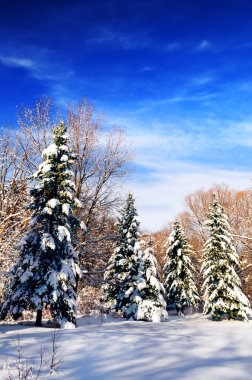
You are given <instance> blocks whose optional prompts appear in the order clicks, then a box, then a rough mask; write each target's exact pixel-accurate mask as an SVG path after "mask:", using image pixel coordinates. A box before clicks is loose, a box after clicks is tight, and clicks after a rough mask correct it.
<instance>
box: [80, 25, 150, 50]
mask: <svg viewBox="0 0 252 380" xmlns="http://www.w3.org/2000/svg"><path fill="white" fill-rule="evenodd" d="M87 42H88V43H89V44H98V45H107V46H111V47H116V48H121V49H124V50H134V49H139V48H146V47H148V46H149V45H150V44H151V40H150V39H149V38H147V37H146V36H141V35H132V34H129V33H125V32H121V31H118V30H114V29H112V28H111V27H102V28H100V29H98V30H95V31H93V33H92V36H91V37H90V38H89V39H88V40H87Z"/></svg>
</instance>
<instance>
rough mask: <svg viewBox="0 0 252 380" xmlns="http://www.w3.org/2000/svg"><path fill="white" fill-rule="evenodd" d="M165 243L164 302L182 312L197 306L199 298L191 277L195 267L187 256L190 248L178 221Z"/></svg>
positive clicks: (179, 312) (190, 251)
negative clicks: (166, 246)
mask: <svg viewBox="0 0 252 380" xmlns="http://www.w3.org/2000/svg"><path fill="white" fill-rule="evenodd" d="M167 245H168V249H167V251H166V260H165V265H164V278H165V280H164V286H165V289H166V302H167V306H168V308H174V309H176V310H177V312H178V314H181V313H182V314H184V311H185V308H187V307H197V306H198V303H199V301H200V298H199V295H198V292H197V288H196V285H195V282H194V278H193V272H195V269H194V268H193V265H192V263H191V260H190V258H189V255H190V254H191V253H192V249H191V247H190V245H189V244H188V242H187V240H186V237H185V234H184V232H183V230H182V227H181V225H180V223H179V222H178V221H175V222H174V224H173V231H172V232H171V234H170V236H169V238H168V242H167Z"/></svg>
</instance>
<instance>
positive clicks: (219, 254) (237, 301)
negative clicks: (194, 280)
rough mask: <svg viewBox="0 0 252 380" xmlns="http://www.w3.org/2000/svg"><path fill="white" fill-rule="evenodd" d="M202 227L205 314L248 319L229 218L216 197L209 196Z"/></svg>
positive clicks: (248, 308)
mask: <svg viewBox="0 0 252 380" xmlns="http://www.w3.org/2000/svg"><path fill="white" fill-rule="evenodd" d="M205 225H206V227H207V228H208V230H209V235H210V236H209V239H208V240H207V241H206V243H205V247H204V262H203V266H202V272H203V276H204V279H205V281H204V284H203V289H204V290H205V294H204V296H205V305H204V314H206V315H207V314H209V315H210V316H211V318H212V319H213V320H221V319H224V318H228V319H241V320H247V319H248V315H250V314H251V310H250V305H249V301H248V299H247V297H246V296H245V295H244V294H243V292H242V290H241V282H240V279H239V277H238V275H237V273H236V269H238V268H239V261H238V255H237V253H236V249H235V247H234V245H233V239H232V235H231V233H230V226H229V223H228V218H227V216H226V215H225V213H224V210H223V207H222V206H221V205H220V203H219V202H218V199H217V196H216V195H215V194H213V195H212V199H211V203H210V210H209V219H208V220H207V221H206V222H205Z"/></svg>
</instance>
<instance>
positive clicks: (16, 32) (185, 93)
mask: <svg viewBox="0 0 252 380" xmlns="http://www.w3.org/2000/svg"><path fill="white" fill-rule="evenodd" d="M251 18H252V2H251V1H248V0H243V1H239V0H235V1H234V0H229V1H226V0H218V1H217V0H211V1H209V0H208V1H205V0H197V1H196V0H195V1H193V0H187V1H182V0H141V1H139V0H134V1H132V0H128V1H127V2H126V1H120V0H107V1H105V0H104V1H101V0H92V1H91V0H90V1H75V0H72V1H69V0H67V1H64V0H62V1H53V0H51V1H43V2H40V1H38V2H34V1H33V2H29V1H25V0H24V1H22V2H20V1H11V2H10V1H6V0H3V1H2V2H1V12H0V80H1V86H0V98H1V103H0V111H1V112H0V123H1V124H2V125H3V124H5V123H13V121H14V119H15V110H16V106H17V105H19V104H20V103H24V104H26V105H32V104H33V103H34V101H35V99H37V98H39V97H41V96H42V95H49V96H52V97H53V99H54V100H55V102H58V103H60V104H63V105H64V104H67V103H68V102H69V101H78V100H79V99H80V98H81V97H83V96H88V97H89V98H90V100H91V102H93V103H94V104H95V105H96V108H97V110H98V111H104V112H105V114H106V118H107V121H108V122H109V123H111V124H119V125H121V126H123V127H124V128H125V130H126V133H127V134H128V136H129V138H130V139H132V143H133V146H134V149H135V161H134V169H135V170H134V173H133V174H132V176H131V178H130V179H129V181H128V182H127V187H128V188H129V189H130V190H132V191H134V192H135V195H136V199H137V206H138V209H139V216H140V220H141V221H142V225H143V226H145V227H148V228H150V229H156V228H160V227H161V226H162V225H163V224H164V223H165V222H166V221H168V220H171V219H172V218H173V217H174V216H175V214H176V213H177V212H178V211H180V210H183V208H184V204H183V198H184V196H185V195H186V194H188V193H189V192H192V191H194V190H197V189H198V188H200V187H205V188H208V187H210V186H211V185H212V184H213V183H220V182H226V183H228V184H229V185H230V186H232V187H234V188H248V187H250V186H251V183H250V177H251V167H252V152H251V146H252V107H251V105H252V60H251V57H252V23H251Z"/></svg>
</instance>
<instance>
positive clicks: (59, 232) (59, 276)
mask: <svg viewBox="0 0 252 380" xmlns="http://www.w3.org/2000/svg"><path fill="white" fill-rule="evenodd" d="M53 139H54V142H53V144H51V145H50V146H49V147H48V148H47V149H45V150H44V151H43V154H42V157H43V159H44V161H43V163H42V164H41V165H40V166H39V170H38V171H37V172H36V173H35V174H34V176H33V177H34V178H33V180H34V184H33V185H34V186H33V188H32V189H31V191H30V195H31V197H32V203H31V204H30V205H29V208H30V209H31V210H32V212H33V215H32V220H31V223H30V230H29V232H28V233H27V234H26V235H25V236H24V237H23V238H22V240H21V244H20V257H19V259H18V261H17V263H16V264H15V265H14V267H13V268H12V269H11V271H10V274H9V280H8V283H7V284H6V290H5V293H4V300H3V303H2V305H1V309H0V318H1V319H4V318H5V317H6V316H7V314H10V315H12V316H13V317H14V318H15V319H17V318H19V317H21V316H22V313H23V311H25V310H35V311H37V319H36V325H41V323H42V310H43V308H47V307H49V308H50V312H51V315H52V317H53V318H54V319H55V320H56V321H57V323H58V324H60V326H61V327H63V328H64V327H65V328H69V327H71V326H72V327H74V326H75V324H76V289H77V282H78V277H79V275H80V269H79V265H78V257H77V254H76V252H75V250H74V248H73V246H72V244H71V238H72V235H73V233H74V230H75V228H76V227H77V226H78V225H79V221H78V220H77V219H76V218H75V217H74V216H73V214H72V211H73V208H74V207H75V206H80V202H79V201H78V200H77V199H76V198H75V197H74V193H75V187H74V183H73V181H72V177H73V173H72V171H71V170H70V169H71V166H72V164H73V163H74V161H75V157H74V155H73V154H72V153H71V151H70V149H69V148H68V139H67V136H66V127H65V126H64V124H63V122H61V123H60V124H59V126H58V127H55V128H54V129H53Z"/></svg>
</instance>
